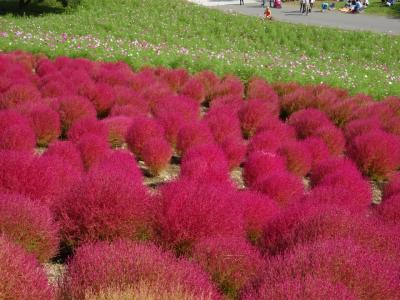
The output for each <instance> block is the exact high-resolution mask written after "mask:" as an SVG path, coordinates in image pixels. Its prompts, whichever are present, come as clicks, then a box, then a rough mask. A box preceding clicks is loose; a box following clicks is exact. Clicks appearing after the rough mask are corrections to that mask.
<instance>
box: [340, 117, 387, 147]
mask: <svg viewBox="0 0 400 300" xmlns="http://www.w3.org/2000/svg"><path fill="white" fill-rule="evenodd" d="M382 127H383V124H382V123H381V122H380V121H379V120H378V119H377V118H368V119H358V120H354V121H351V122H349V123H348V124H347V125H346V126H345V127H344V129H343V132H344V134H345V137H346V139H347V141H348V142H350V141H352V140H353V139H354V138H356V137H357V136H359V135H360V134H363V133H366V132H369V131H372V130H379V129H382Z"/></svg>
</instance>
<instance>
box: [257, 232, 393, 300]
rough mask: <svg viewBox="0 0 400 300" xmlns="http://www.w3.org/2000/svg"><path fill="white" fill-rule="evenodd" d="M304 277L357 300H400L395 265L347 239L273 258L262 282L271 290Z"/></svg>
mask: <svg viewBox="0 0 400 300" xmlns="http://www.w3.org/2000/svg"><path fill="white" fill-rule="evenodd" d="M306 276H315V277H316V278H320V279H322V280H327V281H330V282H335V283H338V284H342V285H344V286H346V288H347V289H348V290H349V291H350V293H352V294H354V295H355V297H356V298H357V299H396V298H398V297H399V289H398V285H399V279H398V270H397V266H396V264H394V263H393V261H391V260H390V259H387V258H386V257H385V256H384V255H381V254H379V253H377V252H374V251H371V250H370V249H367V248H365V247H362V246H360V245H358V244H357V243H355V242H354V241H352V240H349V239H339V240H329V241H321V242H317V243H315V244H310V245H304V246H303V245H300V246H298V247H297V248H296V249H294V250H293V251H292V252H291V253H289V254H288V255H284V256H278V257H275V258H272V259H271V261H270V262H269V268H268V274H267V275H266V279H265V281H264V282H265V283H266V284H268V288H270V289H272V288H273V286H274V285H276V284H277V283H282V282H285V281H287V280H289V279H296V280H297V279H300V280H304V278H305V277H306ZM265 288H266V287H265Z"/></svg>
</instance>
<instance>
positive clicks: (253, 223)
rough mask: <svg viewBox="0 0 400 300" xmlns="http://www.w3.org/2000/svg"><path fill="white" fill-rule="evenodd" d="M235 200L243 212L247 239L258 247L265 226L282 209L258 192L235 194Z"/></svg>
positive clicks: (248, 191)
mask: <svg viewBox="0 0 400 300" xmlns="http://www.w3.org/2000/svg"><path fill="white" fill-rule="evenodd" d="M235 198H236V199H237V200H236V201H238V202H239V204H240V205H241V207H242V210H243V219H244V229H245V231H246V236H247V239H248V240H249V241H250V242H251V243H252V244H255V245H258V244H259V243H260V241H261V238H262V235H263V227H264V224H265V223H267V222H268V221H269V220H271V219H273V218H274V217H276V216H277V215H278V213H279V211H280V209H279V207H278V205H277V204H276V202H275V201H274V200H272V199H270V198H269V197H267V196H266V195H264V194H262V193H259V192H256V191H251V190H242V191H239V192H237V193H236V194H235Z"/></svg>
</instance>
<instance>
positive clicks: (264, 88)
mask: <svg viewBox="0 0 400 300" xmlns="http://www.w3.org/2000/svg"><path fill="white" fill-rule="evenodd" d="M246 95H247V99H259V100H264V101H265V102H267V103H268V105H269V106H270V110H271V111H272V112H273V114H274V115H279V98H278V94H277V93H276V92H275V90H274V89H273V88H272V86H270V85H269V84H268V83H267V82H265V81H264V79H262V78H257V77H253V78H251V79H250V80H249V84H248V86H247V91H246Z"/></svg>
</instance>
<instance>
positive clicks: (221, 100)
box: [210, 95, 243, 114]
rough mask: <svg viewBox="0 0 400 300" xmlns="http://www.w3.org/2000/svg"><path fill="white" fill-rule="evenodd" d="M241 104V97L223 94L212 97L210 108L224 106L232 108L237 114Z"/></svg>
mask: <svg viewBox="0 0 400 300" xmlns="http://www.w3.org/2000/svg"><path fill="white" fill-rule="evenodd" d="M242 105H243V98H242V97H238V96H234V95H225V96H221V97H216V98H214V99H212V101H211V103H210V107H211V109H218V108H225V109H230V110H232V111H233V112H234V113H235V114H237V113H238V112H239V110H240V108H241V107H242Z"/></svg>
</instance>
